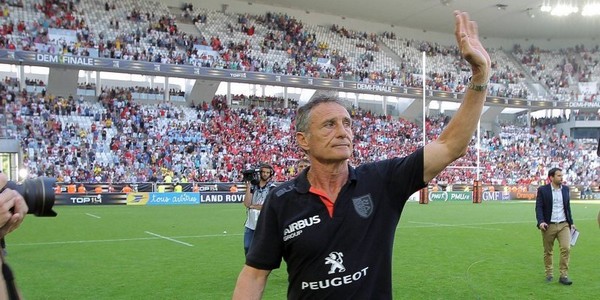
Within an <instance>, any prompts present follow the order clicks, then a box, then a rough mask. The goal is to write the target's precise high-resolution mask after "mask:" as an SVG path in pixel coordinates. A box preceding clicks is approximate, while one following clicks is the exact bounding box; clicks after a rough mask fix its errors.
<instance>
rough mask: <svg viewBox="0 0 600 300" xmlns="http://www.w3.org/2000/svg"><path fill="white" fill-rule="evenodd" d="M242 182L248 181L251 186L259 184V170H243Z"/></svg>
mask: <svg viewBox="0 0 600 300" xmlns="http://www.w3.org/2000/svg"><path fill="white" fill-rule="evenodd" d="M242 175H243V176H244V179H243V180H244V182H247V181H250V183H251V184H253V185H257V184H259V183H260V168H254V169H248V170H243V171H242Z"/></svg>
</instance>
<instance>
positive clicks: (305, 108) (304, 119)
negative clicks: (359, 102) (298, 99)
mask: <svg viewBox="0 0 600 300" xmlns="http://www.w3.org/2000/svg"><path fill="white" fill-rule="evenodd" d="M322 103H337V104H339V105H341V106H342V107H346V104H345V103H344V102H343V101H342V100H341V99H340V98H338V97H335V96H319V97H316V98H313V99H311V100H310V101H308V102H307V103H306V104H304V105H302V106H300V108H298V112H297V113H296V132H307V131H308V121H309V119H310V113H311V112H312V110H313V108H315V107H316V106H317V105H319V104H322Z"/></svg>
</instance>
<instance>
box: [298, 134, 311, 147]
mask: <svg viewBox="0 0 600 300" xmlns="http://www.w3.org/2000/svg"><path fill="white" fill-rule="evenodd" d="M296 143H298V146H300V148H302V150H304V152H308V150H309V147H308V134H306V133H304V132H296Z"/></svg>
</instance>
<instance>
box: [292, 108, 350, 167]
mask: <svg viewBox="0 0 600 300" xmlns="http://www.w3.org/2000/svg"><path fill="white" fill-rule="evenodd" d="M353 138H354V135H353V134H352V119H351V118H350V115H349V114H348V111H347V110H346V108H344V107H343V106H341V105H339V104H337V103H322V104H319V105H317V106H316V107H314V108H313V110H312V111H311V113H310V119H309V125H308V132H299V133H298V134H297V135H296V139H297V140H298V144H299V145H300V147H302V149H304V150H305V151H307V153H308V155H309V156H310V157H311V158H315V159H317V161H321V162H323V163H328V162H340V161H344V160H347V159H349V158H350V157H351V156H352V140H353Z"/></svg>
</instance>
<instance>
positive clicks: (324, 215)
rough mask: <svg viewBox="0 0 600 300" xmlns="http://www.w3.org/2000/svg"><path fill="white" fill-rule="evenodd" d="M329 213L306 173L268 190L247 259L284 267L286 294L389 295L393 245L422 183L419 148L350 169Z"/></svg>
mask: <svg viewBox="0 0 600 300" xmlns="http://www.w3.org/2000/svg"><path fill="white" fill-rule="evenodd" d="M349 171H350V175H349V180H348V182H347V183H346V184H345V185H344V187H343V188H342V190H341V191H340V193H339V195H338V198H337V200H336V201H335V204H334V207H333V216H330V214H329V212H328V210H327V208H326V206H325V204H324V203H323V201H322V200H321V198H320V196H319V195H317V194H315V193H313V192H311V191H309V190H310V189H311V187H310V184H309V183H308V180H307V178H306V171H304V172H303V173H302V174H301V175H300V176H298V177H297V178H295V179H293V180H291V181H288V182H286V183H284V184H282V185H280V186H278V187H277V188H275V189H273V190H272V192H271V193H270V194H269V196H268V197H267V200H266V201H265V204H264V206H263V209H262V212H261V215H260V218H259V220H258V224H257V227H256V232H255V233H254V240H253V242H252V246H251V247H250V252H249V253H248V255H247V256H246V264H247V265H249V266H251V267H254V268H257V269H262V270H272V269H276V268H279V267H280V265H281V259H282V258H283V259H285V261H286V263H287V266H288V270H287V271H288V277H289V278H288V281H289V287H288V299H391V298H392V283H391V262H392V246H393V240H394V234H395V231H396V226H397V224H398V221H399V220H400V214H401V213H402V209H403V207H404V204H405V203H406V200H407V199H408V198H409V197H410V195H412V194H413V193H414V192H416V191H418V190H419V189H420V188H423V187H424V186H425V183H424V182H423V149H422V148H420V149H419V150H417V151H415V152H414V153H413V154H411V155H409V156H407V157H404V158H393V159H388V160H383V161H379V162H375V163H368V164H363V165H361V166H359V167H357V168H352V167H349Z"/></svg>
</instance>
